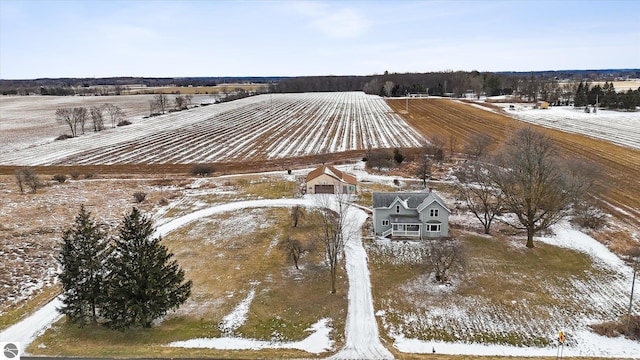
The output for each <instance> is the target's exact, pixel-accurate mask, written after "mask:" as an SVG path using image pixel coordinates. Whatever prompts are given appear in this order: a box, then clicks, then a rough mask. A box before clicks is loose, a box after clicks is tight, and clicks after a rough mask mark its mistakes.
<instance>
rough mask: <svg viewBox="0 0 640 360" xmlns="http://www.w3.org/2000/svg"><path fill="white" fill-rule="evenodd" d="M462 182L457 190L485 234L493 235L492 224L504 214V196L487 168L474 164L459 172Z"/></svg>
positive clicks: (458, 184)
mask: <svg viewBox="0 0 640 360" xmlns="http://www.w3.org/2000/svg"><path fill="white" fill-rule="evenodd" d="M457 175H458V179H459V180H460V181H459V182H458V183H457V184H456V185H455V189H456V192H457V194H458V196H459V197H460V198H461V199H462V201H464V203H465V205H467V208H468V209H469V211H471V213H472V214H473V215H474V216H475V217H476V218H477V219H478V220H479V221H480V223H481V224H482V226H483V227H484V233H485V234H489V233H491V223H492V222H493V220H494V219H495V217H496V216H499V215H501V214H502V210H503V209H502V207H503V202H504V195H503V194H502V192H501V191H500V190H499V189H497V188H496V186H495V185H494V184H493V181H492V179H491V176H490V172H489V170H488V169H487V168H486V166H485V165H484V164H482V163H479V162H474V163H472V164H469V165H467V166H464V167H463V168H462V169H460V170H459V171H458V174H457Z"/></svg>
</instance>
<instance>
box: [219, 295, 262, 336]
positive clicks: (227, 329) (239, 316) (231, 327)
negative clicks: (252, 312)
mask: <svg viewBox="0 0 640 360" xmlns="http://www.w3.org/2000/svg"><path fill="white" fill-rule="evenodd" d="M255 295H256V289H255V288H252V289H251V291H249V294H248V295H247V297H246V298H244V299H243V300H242V301H241V302H240V304H238V306H236V307H235V308H234V309H233V311H231V313H230V314H228V315H227V316H225V317H224V318H222V322H221V323H220V330H222V333H223V334H225V335H232V334H233V332H234V331H236V329H238V328H239V327H240V326H242V324H244V322H245V321H247V316H248V315H249V306H250V305H251V302H252V301H253V298H254V297H255Z"/></svg>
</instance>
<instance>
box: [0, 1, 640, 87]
mask: <svg viewBox="0 0 640 360" xmlns="http://www.w3.org/2000/svg"><path fill="white" fill-rule="evenodd" d="M622 68H627V69H628V68H640V0H608V1H607V0H602V1H596V0H591V1H584V0H583V1H579V0H573V1H572V0H565V1H550V0H549V1H545V0H538V1H526V0H510V1H483V0H477V1H462V0H448V1H429V0H425V1H421V0H412V1H409V0H399V1H390V0H387V1H382V0H379V1H376V0H372V1H365V0H359V1H353V0H352V1H348V0H347V1H337V0H331V1H293V0H288V1H287V0H284V1H259V0H251V1H225V0H219V1H206V0H184V1H169V0H152V1H143V0H128V1H117V0H116V1H108V0H92V1H73V0H66V1H60V0H20V1H19V0H0V79H35V78H43V77H49V78H57V77H113V76H144V77H191V76H197V77H204V76H214V77H217V76H307V75H372V74H382V73H384V72H385V71H389V72H397V73H405V72H433V71H457V70H463V71H472V70H477V71H539V70H567V69H579V70H586V69H622Z"/></svg>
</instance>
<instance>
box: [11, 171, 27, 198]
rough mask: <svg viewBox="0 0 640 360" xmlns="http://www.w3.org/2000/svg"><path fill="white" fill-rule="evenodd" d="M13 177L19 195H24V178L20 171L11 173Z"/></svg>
mask: <svg viewBox="0 0 640 360" xmlns="http://www.w3.org/2000/svg"><path fill="white" fill-rule="evenodd" d="M13 175H14V176H15V178H16V183H17V184H18V189H20V193H21V194H24V185H25V184H24V176H23V174H22V171H21V170H16V171H14V172H13Z"/></svg>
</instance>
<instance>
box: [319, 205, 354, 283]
mask: <svg viewBox="0 0 640 360" xmlns="http://www.w3.org/2000/svg"><path fill="white" fill-rule="evenodd" d="M316 200H317V209H316V210H315V211H314V213H313V215H312V216H313V220H312V221H313V222H314V223H315V224H316V227H317V230H318V232H317V233H316V238H317V239H318V240H319V242H321V243H322V244H323V245H324V250H325V261H326V262H327V263H328V265H329V272H330V277H331V293H332V294H335V293H336V280H337V272H338V264H339V262H340V260H341V258H342V253H343V251H344V245H345V241H346V237H348V236H350V232H351V231H352V230H353V229H350V228H349V224H348V223H347V211H348V208H349V203H348V200H349V194H348V193H338V194H336V195H327V194H324V195H317V197H316Z"/></svg>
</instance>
